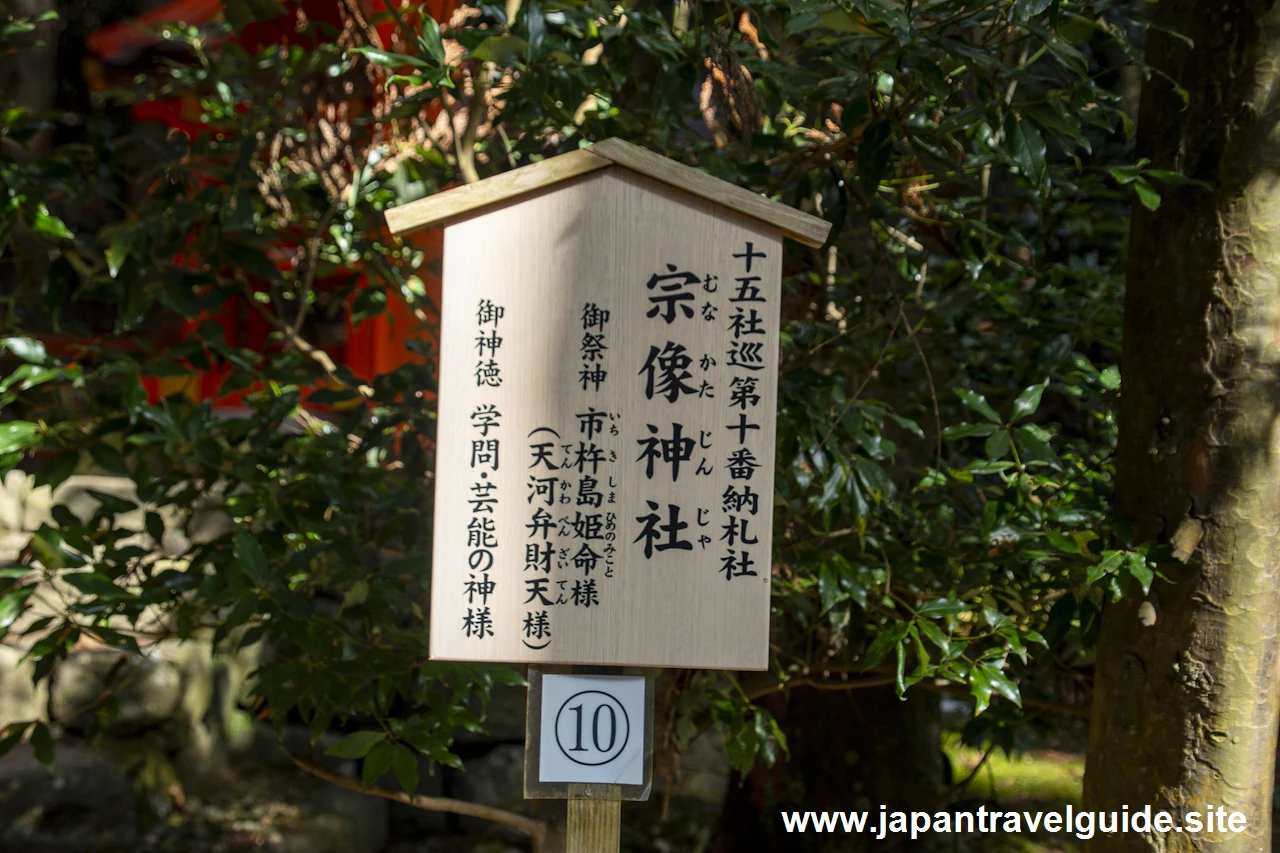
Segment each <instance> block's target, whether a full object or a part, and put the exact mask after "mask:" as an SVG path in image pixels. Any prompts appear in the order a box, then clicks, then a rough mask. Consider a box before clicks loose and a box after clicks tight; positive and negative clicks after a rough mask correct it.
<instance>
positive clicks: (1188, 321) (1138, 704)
mask: <svg viewBox="0 0 1280 853" xmlns="http://www.w3.org/2000/svg"><path fill="white" fill-rule="evenodd" d="M1155 14H1156V16H1157V17H1158V18H1159V19H1160V21H1161V23H1163V24H1165V25H1167V26H1169V27H1171V28H1172V29H1174V30H1175V31H1178V32H1182V33H1186V34H1187V35H1188V36H1191V37H1192V38H1194V45H1193V46H1192V45H1188V44H1187V43H1186V42H1184V41H1182V40H1180V39H1178V38H1176V37H1173V36H1170V35H1167V34H1165V33H1163V32H1157V31H1156V30H1155V29H1154V28H1153V29H1152V30H1151V36H1150V40H1149V42H1148V49H1147V57H1148V61H1149V62H1150V63H1151V64H1152V65H1153V66H1154V67H1155V68H1156V69H1158V70H1159V71H1162V72H1164V73H1166V74H1168V75H1169V77H1170V78H1172V79H1173V80H1175V81H1177V82H1178V83H1179V84H1181V86H1183V87H1185V89H1186V91H1187V93H1188V97H1189V102H1187V103H1184V101H1183V96H1182V95H1180V94H1179V92H1178V91H1177V90H1176V89H1175V88H1174V86H1173V84H1171V83H1170V82H1169V80H1168V79H1166V78H1163V77H1161V76H1159V75H1153V76H1152V78H1151V79H1150V81H1149V82H1148V84H1147V85H1146V88H1145V91H1144V93H1143V96H1142V104H1141V109H1140V113H1139V120H1138V133H1139V152H1138V154H1139V156H1141V157H1149V158H1150V159H1151V161H1152V163H1151V167H1153V168H1159V169H1173V170H1179V171H1181V172H1182V173H1183V174H1185V175H1186V176H1188V177H1191V178H1196V179H1200V180H1203V181H1206V182H1208V184H1209V185H1210V187H1211V188H1208V189H1206V188H1200V187H1195V186H1183V187H1172V186H1169V185H1167V184H1166V185H1163V186H1162V187H1161V189H1162V191H1163V199H1162V204H1161V205H1160V207H1159V209H1158V210H1156V211H1149V210H1146V209H1144V208H1142V207H1136V208H1135V213H1134V218H1133V229H1132V236H1131V242H1130V256H1131V261H1130V267H1129V276H1128V291H1127V296H1126V302H1125V329H1124V354H1123V358H1122V368H1123V382H1124V384H1123V387H1122V389H1121V400H1120V447H1119V452H1118V491H1119V506H1120V512H1121V513H1122V514H1123V515H1125V516H1127V517H1128V518H1129V519H1131V520H1132V521H1133V523H1134V537H1135V540H1136V541H1145V540H1161V541H1164V542H1167V543H1168V544H1169V545H1170V546H1171V548H1172V551H1173V553H1174V555H1175V558H1176V559H1174V560H1172V561H1171V562H1170V563H1169V564H1167V565H1164V566H1163V567H1162V571H1163V572H1164V574H1165V575H1166V576H1167V577H1168V579H1169V581H1168V582H1167V583H1166V582H1161V581H1159V580H1157V581H1156V584H1155V586H1154V587H1153V589H1152V591H1151V595H1150V596H1149V597H1148V598H1147V599H1146V602H1145V603H1146V604H1148V605H1150V606H1143V605H1144V599H1143V596H1142V594H1141V591H1140V590H1135V591H1134V594H1132V595H1130V596H1127V597H1126V598H1124V599H1123V600H1122V601H1120V602H1118V603H1116V604H1112V605H1110V606H1108V607H1107V608H1106V610H1105V612H1104V615H1103V624H1102V633H1101V645H1100V648H1099V652H1098V662H1097V670H1096V683H1095V691H1094V700H1093V712H1092V723H1091V731H1090V738H1089V757H1088V766H1087V771H1086V775H1085V799H1086V803H1087V805H1088V806H1089V807H1091V808H1095V809H1105V810H1107V811H1110V810H1113V809H1114V810H1119V809H1120V808H1121V806H1122V805H1123V804H1129V805H1130V806H1131V807H1138V806H1142V805H1145V804H1148V803H1150V804H1151V805H1152V806H1153V807H1154V808H1155V809H1167V810H1169V811H1170V812H1172V813H1174V814H1175V815H1177V814H1178V813H1180V812H1181V813H1185V812H1186V811H1188V810H1201V811H1202V810H1203V809H1204V808H1205V807H1206V806H1207V805H1209V804H1213V805H1214V806H1215V808H1216V807H1217V806H1219V805H1221V806H1224V807H1225V808H1226V810H1227V811H1228V812H1231V811H1240V812H1243V813H1244V814H1245V815H1246V816H1247V818H1248V821H1249V827H1248V830H1247V831H1246V832H1245V833H1243V834H1241V835H1238V836H1234V837H1231V836H1229V835H1227V834H1218V833H1214V834H1190V833H1186V832H1183V833H1177V832H1169V833H1166V834H1164V836H1163V837H1151V836H1142V835H1137V834H1127V835H1125V834H1116V835H1112V836H1109V837H1107V836H1098V837H1096V838H1095V839H1094V840H1093V841H1092V842H1091V845H1092V846H1091V848H1090V849H1091V850H1093V851H1097V852H1098V853H1112V851H1149V850H1150V851H1154V850H1159V851H1162V853H1172V851H1202V850H1214V851H1269V850H1270V849H1271V845H1270V833H1271V827H1270V818H1271V792H1272V782H1273V779H1272V774H1273V760H1272V756H1274V754H1275V747H1276V727H1277V710H1278V706H1277V699H1278V698H1280V694H1278V692H1277V677H1278V676H1280V672H1277V661H1280V641H1278V639H1277V629H1278V623H1280V373H1278V371H1280V9H1277V8H1275V4H1274V3H1273V2H1248V0H1170V2H1161V3H1160V4H1159V5H1158V6H1156V7H1155ZM1153 616H1154V624H1151V623H1152V617H1153Z"/></svg>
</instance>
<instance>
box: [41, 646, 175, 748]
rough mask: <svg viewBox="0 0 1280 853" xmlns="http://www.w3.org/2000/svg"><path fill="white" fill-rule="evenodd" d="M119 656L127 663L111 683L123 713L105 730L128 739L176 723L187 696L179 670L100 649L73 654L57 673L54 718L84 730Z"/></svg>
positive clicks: (158, 661)
mask: <svg viewBox="0 0 1280 853" xmlns="http://www.w3.org/2000/svg"><path fill="white" fill-rule="evenodd" d="M121 657H124V658H125V663H124V664H123V665H122V666H121V668H120V669H119V670H118V671H117V672H116V673H115V674H114V677H113V679H112V681H113V685H114V686H115V687H116V692H115V698H116V703H117V706H118V708H119V714H118V715H117V716H116V719H115V720H114V721H113V722H112V723H111V726H110V727H109V728H108V730H107V731H108V732H109V733H111V734H116V735H123V734H129V733H132V732H138V731H142V730H143V729H146V728H150V727H152V726H155V725H158V724H160V723H162V722H164V721H165V720H169V719H172V718H173V717H174V715H175V714H176V713H177V712H178V709H179V708H180V706H181V701H182V695H183V685H182V676H181V674H180V673H179V671H178V669H177V667H175V666H173V664H171V663H169V662H168V661H165V660H162V659H160V658H159V657H144V656H141V655H135V654H131V653H129V652H118V651H104V650H97V649H94V650H82V651H76V652H73V653H72V654H71V655H70V656H69V657H68V658H67V659H66V660H65V661H63V662H62V663H60V664H58V666H57V667H56V668H55V670H54V673H53V687H52V692H51V696H50V701H49V714H50V717H51V719H53V720H54V721H56V722H58V723H61V724H62V725H64V726H66V727H67V728H70V729H83V728H84V727H85V726H86V725H87V724H88V722H89V721H90V719H92V710H91V708H92V706H93V703H94V702H95V701H96V700H97V698H98V697H99V696H100V695H101V694H102V692H103V690H104V689H106V687H107V677H108V675H110V674H111V672H112V668H113V667H115V666H116V664H117V662H118V661H119V660H120V658H121Z"/></svg>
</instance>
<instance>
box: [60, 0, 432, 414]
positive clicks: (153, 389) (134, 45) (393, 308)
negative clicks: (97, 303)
mask: <svg viewBox="0 0 1280 853" xmlns="http://www.w3.org/2000/svg"><path fill="white" fill-rule="evenodd" d="M393 1H394V0H393ZM381 3H382V0H363V3H362V5H363V6H364V11H365V13H366V14H367V15H369V16H370V17H371V18H372V17H373V15H372V13H373V12H374V10H375V9H379V10H383V11H385V7H383V6H382V5H380V4H381ZM338 4H339V0H294V2H288V3H286V4H285V6H286V8H288V9H289V10H290V13H289V14H288V15H284V16H281V17H280V18H278V19H275V20H271V21H257V22H254V23H251V24H249V25H248V26H246V27H245V28H244V29H243V30H242V31H241V32H240V33H239V35H238V36H237V41H238V42H239V43H240V44H241V45H242V46H243V47H244V48H245V49H246V50H248V51H249V52H251V53H252V52H256V51H257V50H260V49H261V48H263V47H266V46H268V45H271V44H286V45H292V44H304V45H305V44H308V43H313V41H312V40H313V39H315V38H318V37H320V36H318V35H316V33H317V32H319V31H318V30H308V31H306V32H303V33H299V32H297V30H296V26H295V21H296V14H297V13H298V12H299V11H300V12H301V13H302V15H304V16H305V17H306V19H307V20H308V21H311V22H320V23H324V24H328V25H329V27H331V28H332V30H331V31H333V32H337V31H341V29H342V26H343V22H342V19H341V16H340V14H339V11H338V9H339V7H338ZM426 5H427V10H428V11H429V12H430V13H431V14H432V16H433V17H434V18H436V20H445V19H447V17H448V16H449V15H451V14H452V13H453V10H454V9H455V8H456V6H457V0H427V4H426ZM406 11H408V10H406ZM222 13H223V7H222V0H171V2H169V3H167V4H165V5H163V6H161V7H159V8H157V9H154V10H152V11H151V12H148V13H147V14H145V15H143V16H141V17H140V18H138V19H137V20H135V21H128V22H125V23H122V24H117V25H114V26H111V27H107V28H104V29H102V30H100V31H98V32H96V33H94V34H93V35H92V36H91V37H90V38H89V47H90V50H91V51H93V52H94V53H95V54H97V55H98V56H99V57H101V58H102V59H104V60H105V61H107V62H112V61H121V60H125V59H128V58H129V57H132V56H134V55H136V54H138V53H140V52H141V51H143V50H145V49H146V48H147V47H149V46H151V45H153V44H155V43H156V41H157V39H156V37H155V36H154V35H153V34H152V33H151V32H149V31H147V30H146V29H145V27H147V26H152V25H155V24H158V23H161V22H165V21H181V22H184V23H187V24H195V25H197V26H198V25H201V24H205V23H209V22H211V21H213V20H216V19H217V18H219V17H220V16H221V15H222ZM381 17H386V16H381ZM394 27H395V23H394V22H393V21H386V22H380V23H376V24H375V29H376V32H377V36H378V38H379V39H380V40H381V41H382V43H383V44H389V43H390V41H391V35H392V30H393V28H394ZM435 109H437V110H438V109H439V107H438V106H437V107H435ZM132 114H133V118H134V120H135V121H140V122H158V123H160V124H163V125H165V126H166V127H169V128H172V129H175V130H178V131H181V132H183V133H186V134H188V135H189V136H196V135H199V134H202V133H205V132H208V128H207V127H206V126H205V125H203V124H202V123H201V122H200V108H199V104H198V103H195V102H194V101H192V102H184V101H181V100H172V101H150V102H144V103H140V104H137V105H135V106H134V107H133V108H132ZM412 242H413V243H415V244H416V245H417V247H418V248H420V249H421V250H423V251H424V253H425V254H426V258H427V262H428V264H429V265H430V264H431V262H432V261H436V260H438V259H439V258H440V255H441V236H440V232H439V231H438V230H433V231H428V232H423V233H420V234H418V235H415V236H414V237H413V238H412ZM348 275H349V274H348ZM347 279H348V276H345V275H344V276H340V277H337V278H335V279H334V280H331V281H328V282H326V281H317V282H315V285H314V286H315V288H316V290H317V291H318V292H320V291H323V290H324V289H325V288H326V286H335V285H337V284H338V283H339V282H340V281H341V282H345V281H346V280H347ZM422 280H423V283H424V285H425V286H426V290H427V295H428V297H429V300H430V302H431V303H432V304H439V299H440V281H439V279H438V277H436V276H435V275H432V274H429V273H427V274H424V275H423V276H422ZM366 286H368V282H367V280H366V278H365V276H364V275H363V274H359V278H358V281H357V289H359V288H362V287H366ZM346 317H347V319H346V329H345V331H346V334H345V338H344V339H343V340H342V341H341V342H340V343H330V344H327V345H325V346H324V347H323V348H324V349H325V351H326V352H327V354H328V355H329V357H330V358H332V359H333V360H334V362H336V363H338V364H342V365H345V366H346V367H347V368H349V369H350V370H351V372H352V373H353V374H354V375H355V376H356V377H358V378H360V379H363V380H371V379H373V377H375V376H377V375H378V374H381V373H386V372H388V371H390V370H394V369H395V368H396V367H399V366H400V365H402V364H405V363H406V362H408V361H411V360H416V359H419V356H417V355H415V354H414V353H412V352H410V350H409V349H408V347H407V346H406V345H405V342H406V340H407V339H409V338H412V337H427V338H433V337H434V335H435V334H436V322H435V321H437V319H438V318H435V317H430V318H428V319H429V320H430V321H432V322H430V323H427V324H424V323H422V322H421V321H419V320H418V319H417V318H415V317H414V315H413V313H412V311H411V309H410V307H409V306H408V305H407V304H406V303H405V301H404V299H403V298H402V297H401V296H400V294H399V293H397V292H392V291H390V290H389V291H388V292H387V302H386V310H385V311H384V312H383V313H382V314H380V315H378V316H375V317H371V318H368V319H366V320H364V321H363V322H362V323H360V324H359V325H356V324H354V323H352V321H351V300H350V299H349V300H348V303H347V312H346ZM203 319H204V320H212V321H213V322H215V323H217V324H218V325H220V326H221V327H222V330H223V333H224V334H225V336H226V340H227V343H228V344H230V345H232V346H237V347H245V348H248V349H252V350H255V351H258V352H268V351H270V349H271V348H272V344H271V343H270V341H269V339H270V336H271V333H272V332H273V331H274V329H273V328H272V327H271V325H270V323H268V322H267V320H266V319H265V318H264V317H263V316H262V315H261V314H260V313H259V312H258V311H257V310H256V309H255V308H254V306H252V305H250V304H249V303H248V300H247V298H245V297H242V296H237V297H233V298H232V299H230V300H228V302H227V303H226V304H225V305H224V306H223V307H222V309H221V310H219V311H217V312H216V313H211V314H210V315H209V316H208V317H205V318H203ZM197 325H198V322H194V321H188V322H186V323H184V326H183V329H182V334H183V336H184V337H185V336H186V335H189V334H191V333H192V332H193V331H194V329H195V327H196V326H197ZM60 343H62V344H63V346H58V347H57V348H58V349H66V348H74V342H60ZM224 374H225V369H224V370H221V371H218V370H212V371H205V372H202V373H198V374H196V376H194V377H185V378H184V377H179V378H144V380H143V383H144V386H145V387H146V390H147V395H148V397H149V398H150V399H151V401H152V402H155V401H157V400H159V399H160V398H162V397H165V396H168V395H170V394H173V393H185V394H187V395H188V396H190V397H191V398H192V399H195V400H212V401H213V402H214V404H215V405H217V406H228V407H235V406H239V405H240V404H241V397H242V394H243V393H244V392H241V391H234V392H231V393H228V394H220V393H219V389H220V386H221V384H222V381H223V379H224V378H225V375H224Z"/></svg>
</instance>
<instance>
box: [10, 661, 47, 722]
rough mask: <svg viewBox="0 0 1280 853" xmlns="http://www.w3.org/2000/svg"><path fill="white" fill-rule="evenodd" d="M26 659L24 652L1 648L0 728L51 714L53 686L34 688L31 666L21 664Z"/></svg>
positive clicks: (41, 683)
mask: <svg viewBox="0 0 1280 853" xmlns="http://www.w3.org/2000/svg"><path fill="white" fill-rule="evenodd" d="M22 655H23V651H22V649H16V648H14V647H13V646H5V645H0V728H4V727H5V726H7V725H9V724H10V723H14V722H25V721H27V720H42V719H44V718H45V716H46V715H47V714H48V713H49V682H48V681H47V680H46V681H42V682H40V684H39V685H33V684H32V683H31V674H32V670H33V667H32V665H31V663H30V662H27V663H22V664H20V663H18V661H19V660H20V659H21V658H22Z"/></svg>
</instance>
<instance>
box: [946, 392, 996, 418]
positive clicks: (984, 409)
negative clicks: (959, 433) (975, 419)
mask: <svg viewBox="0 0 1280 853" xmlns="http://www.w3.org/2000/svg"><path fill="white" fill-rule="evenodd" d="M954 390H955V392H956V396H957V397H959V398H960V402H961V403H964V404H965V405H966V406H967V407H969V408H970V409H972V410H973V411H975V412H977V413H978V414H980V415H982V416H983V417H984V418H986V419H987V420H989V421H991V423H993V424H998V423H1002V421H1001V420H1000V416H999V415H997V414H996V410H995V409H993V408H991V404H989V403H988V402H987V398H986V397H984V396H982V395H981V394H979V393H978V392H977V391H972V390H970V389H968V388H956V389H954Z"/></svg>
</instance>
